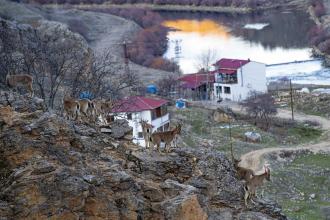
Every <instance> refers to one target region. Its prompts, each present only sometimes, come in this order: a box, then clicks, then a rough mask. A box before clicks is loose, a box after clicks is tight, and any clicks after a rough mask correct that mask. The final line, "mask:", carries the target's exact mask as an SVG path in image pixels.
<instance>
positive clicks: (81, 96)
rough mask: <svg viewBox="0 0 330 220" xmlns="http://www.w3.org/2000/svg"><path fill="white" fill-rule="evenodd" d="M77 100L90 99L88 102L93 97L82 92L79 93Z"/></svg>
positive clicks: (87, 92) (88, 93)
mask: <svg viewBox="0 0 330 220" xmlns="http://www.w3.org/2000/svg"><path fill="white" fill-rule="evenodd" d="M79 98H80V99H90V100H92V99H93V98H94V97H93V94H92V93H91V92H89V91H84V92H81V93H80V95H79Z"/></svg>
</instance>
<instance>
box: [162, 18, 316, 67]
mask: <svg viewBox="0 0 330 220" xmlns="http://www.w3.org/2000/svg"><path fill="white" fill-rule="evenodd" d="M162 15H163V16H164V17H165V19H167V20H166V21H165V22H164V25H165V26H167V27H170V28H173V30H172V31H170V32H169V35H168V38H169V42H170V43H169V49H168V51H167V53H166V54H165V56H166V57H167V58H174V57H175V43H174V41H175V40H181V43H180V47H181V54H180V56H181V59H180V60H179V65H180V67H181V69H182V70H183V72H184V73H190V72H194V71H196V66H197V65H196V64H197V63H198V61H197V57H199V56H200V54H201V53H203V52H204V51H207V50H211V51H215V52H216V54H217V58H222V57H226V58H237V59H248V58H250V59H251V60H255V61H259V62H263V63H266V64H274V63H283V62H290V61H295V60H307V59H310V55H311V53H310V49H309V47H308V40H307V36H306V35H307V32H308V30H309V29H310V28H311V26H312V22H311V21H310V20H309V18H308V16H307V15H306V14H305V13H303V12H288V13H281V12H274V13H269V12H268V13H267V14H257V15H223V14H210V13H208V14H203V13H197V14H196V13H174V14H173V13H167V14H162ZM255 23H259V24H260V23H262V24H269V25H267V26H265V27H264V28H262V29H246V28H244V26H246V25H247V24H255Z"/></svg>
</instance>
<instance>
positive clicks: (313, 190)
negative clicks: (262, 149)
mask: <svg viewBox="0 0 330 220" xmlns="http://www.w3.org/2000/svg"><path fill="white" fill-rule="evenodd" d="M272 173H273V175H272V176H273V177H272V182H270V183H268V184H267V185H266V186H264V187H263V188H264V189H265V192H266V193H265V195H266V196H267V197H270V198H271V199H273V200H277V202H278V203H279V204H280V205H281V206H282V208H283V210H284V213H285V214H286V215H287V216H288V217H289V218H290V219H294V220H314V219H325V216H323V214H322V212H321V208H322V207H329V206H330V190H329V186H330V176H329V175H330V155H324V154H315V155H313V154H312V155H304V156H299V157H297V158H296V159H294V160H293V161H292V163H290V164H287V165H285V166H284V167H282V168H280V169H279V170H275V171H273V172H272ZM313 194H314V195H315V197H312V195H313Z"/></svg>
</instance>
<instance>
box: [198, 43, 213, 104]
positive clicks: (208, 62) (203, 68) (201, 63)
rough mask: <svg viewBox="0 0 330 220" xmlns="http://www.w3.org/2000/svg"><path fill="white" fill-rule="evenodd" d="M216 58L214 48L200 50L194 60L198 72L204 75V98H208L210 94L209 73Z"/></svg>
mask: <svg viewBox="0 0 330 220" xmlns="http://www.w3.org/2000/svg"><path fill="white" fill-rule="evenodd" d="M216 59H217V54H216V51H215V50H211V49H208V50H206V51H204V52H202V53H201V54H200V55H199V56H198V57H197V60H196V64H195V66H196V68H197V71H198V73H200V74H205V75H206V81H207V87H206V95H207V97H206V99H209V98H210V96H211V82H210V80H211V79H210V74H209V71H210V70H211V67H212V64H214V63H215V61H216Z"/></svg>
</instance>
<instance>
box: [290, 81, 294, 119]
mask: <svg viewBox="0 0 330 220" xmlns="http://www.w3.org/2000/svg"><path fill="white" fill-rule="evenodd" d="M290 98H291V114H292V121H294V115H293V92H292V83H291V79H290Z"/></svg>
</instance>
